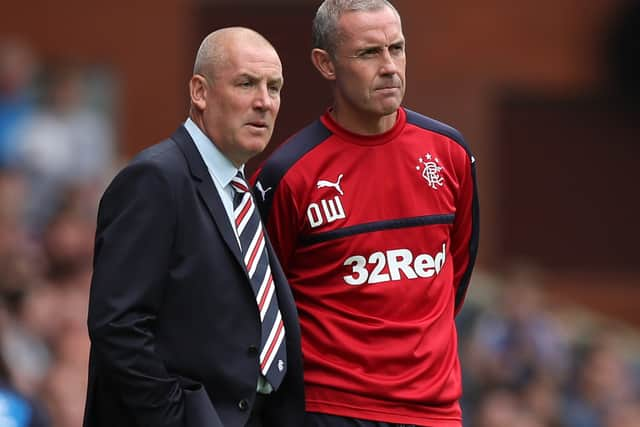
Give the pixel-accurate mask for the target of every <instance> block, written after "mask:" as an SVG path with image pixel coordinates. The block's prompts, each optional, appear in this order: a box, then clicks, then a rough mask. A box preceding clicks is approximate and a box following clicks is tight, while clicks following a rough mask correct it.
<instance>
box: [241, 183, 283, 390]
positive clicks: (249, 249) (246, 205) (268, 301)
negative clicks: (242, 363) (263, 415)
mask: <svg viewBox="0 0 640 427" xmlns="http://www.w3.org/2000/svg"><path fill="white" fill-rule="evenodd" d="M231 185H232V186H233V189H234V190H235V195H234V198H233V209H234V212H233V214H234V217H235V224H236V229H237V230H238V236H239V238H240V247H241V249H242V255H243V257H244V263H245V265H246V267H247V273H249V278H251V287H252V288H253V292H254V294H255V296H256V303H257V304H258V310H259V311H260V319H261V320H262V342H261V343H260V371H261V372H262V374H263V375H264V376H265V377H266V378H267V381H269V384H271V386H272V387H273V388H274V389H277V388H278V386H279V385H280V383H281V382H282V378H283V377H284V374H285V372H286V366H287V353H286V348H285V345H284V332H285V331H284V324H283V323H282V314H281V313H280V309H279V308H278V298H277V296H276V293H275V286H274V283H273V276H272V275H271V267H270V266H269V257H268V254H267V249H266V247H265V243H266V242H265V236H264V232H263V231H262V223H261V221H260V215H259V213H258V210H257V209H256V205H255V203H254V202H253V198H252V197H251V192H250V191H249V186H248V185H247V182H246V181H245V179H244V176H243V175H242V172H238V174H237V175H236V176H235V177H233V179H232V180H231Z"/></svg>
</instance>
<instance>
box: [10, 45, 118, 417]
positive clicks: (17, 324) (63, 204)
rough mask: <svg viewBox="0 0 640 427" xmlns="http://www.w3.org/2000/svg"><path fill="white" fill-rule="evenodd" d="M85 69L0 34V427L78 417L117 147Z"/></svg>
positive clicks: (110, 122)
mask: <svg viewBox="0 0 640 427" xmlns="http://www.w3.org/2000/svg"><path fill="white" fill-rule="evenodd" d="M88 75H89V74H88V68H86V67H80V66H78V65H76V64H71V63H59V62H55V63H53V62H52V63H45V62H44V61H43V60H42V59H41V58H39V57H38V56H37V55H36V54H35V52H34V51H32V50H31V49H30V48H29V47H28V46H27V45H25V44H24V43H22V42H20V41H17V40H0V426H1V427H13V426H15V427H21V426H23V425H24V426H34V427H35V426H55V427H71V426H74V427H79V426H81V425H82V413H83V409H84V400H85V390H86V377H87V364H88V354H89V339H88V336H87V328H86V316H87V302H88V292H89V284H90V278H91V266H92V253H93V238H94V231H95V222H96V213H97V203H98V200H99V197H100V194H101V193H102V191H103V190H104V187H105V185H106V183H107V182H108V180H109V179H110V177H111V176H112V174H113V171H114V169H115V166H116V159H117V152H118V150H117V144H116V141H115V140H114V132H113V125H112V120H111V118H110V117H109V115H108V114H107V113H106V112H105V111H104V109H100V108H97V107H96V102H95V100H94V99H91V96H90V94H91V90H90V89H91V87H90V79H89V78H88ZM29 420H31V421H29Z"/></svg>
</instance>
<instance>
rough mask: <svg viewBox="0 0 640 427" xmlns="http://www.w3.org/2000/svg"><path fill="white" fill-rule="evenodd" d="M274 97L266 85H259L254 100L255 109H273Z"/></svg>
mask: <svg viewBox="0 0 640 427" xmlns="http://www.w3.org/2000/svg"><path fill="white" fill-rule="evenodd" d="M273 102H274V100H273V97H272V96H271V93H269V88H268V87H267V86H266V85H264V86H263V85H259V86H258V87H257V88H256V93H255V96H254V98H253V107H254V108H256V109H259V110H268V109H270V108H272V107H273Z"/></svg>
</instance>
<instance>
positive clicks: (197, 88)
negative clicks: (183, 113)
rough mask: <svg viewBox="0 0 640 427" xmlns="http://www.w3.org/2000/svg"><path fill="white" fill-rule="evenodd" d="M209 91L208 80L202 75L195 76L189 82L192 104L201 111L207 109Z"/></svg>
mask: <svg viewBox="0 0 640 427" xmlns="http://www.w3.org/2000/svg"><path fill="white" fill-rule="evenodd" d="M207 90H209V82H207V79H205V78H204V76H201V75H200V74H194V75H193V76H192V77H191V80H189V95H190V96H191V104H192V105H194V106H195V107H196V108H197V109H198V110H200V111H202V110H204V109H206V108H207Z"/></svg>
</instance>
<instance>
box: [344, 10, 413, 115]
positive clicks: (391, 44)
mask: <svg viewBox="0 0 640 427" xmlns="http://www.w3.org/2000/svg"><path fill="white" fill-rule="evenodd" d="M338 29H339V31H338V35H339V36H338V40H337V47H336V52H335V58H334V59H333V62H334V66H335V76H336V77H335V81H336V107H337V108H342V109H343V110H348V111H347V112H348V113H349V114H350V115H352V116H354V117H358V116H360V117H362V118H366V117H370V118H373V119H376V118H380V117H382V116H386V115H389V114H393V113H395V111H396V110H397V109H398V107H400V104H401V103H402V99H403V97H404V91H405V67H406V57H405V42H404V36H403V34H402V26H401V23H400V19H399V17H398V16H397V15H396V14H395V13H394V11H393V10H391V9H390V8H388V7H385V8H383V9H381V10H378V11H373V12H348V13H345V14H344V15H342V17H341V18H340V21H339V23H338Z"/></svg>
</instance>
